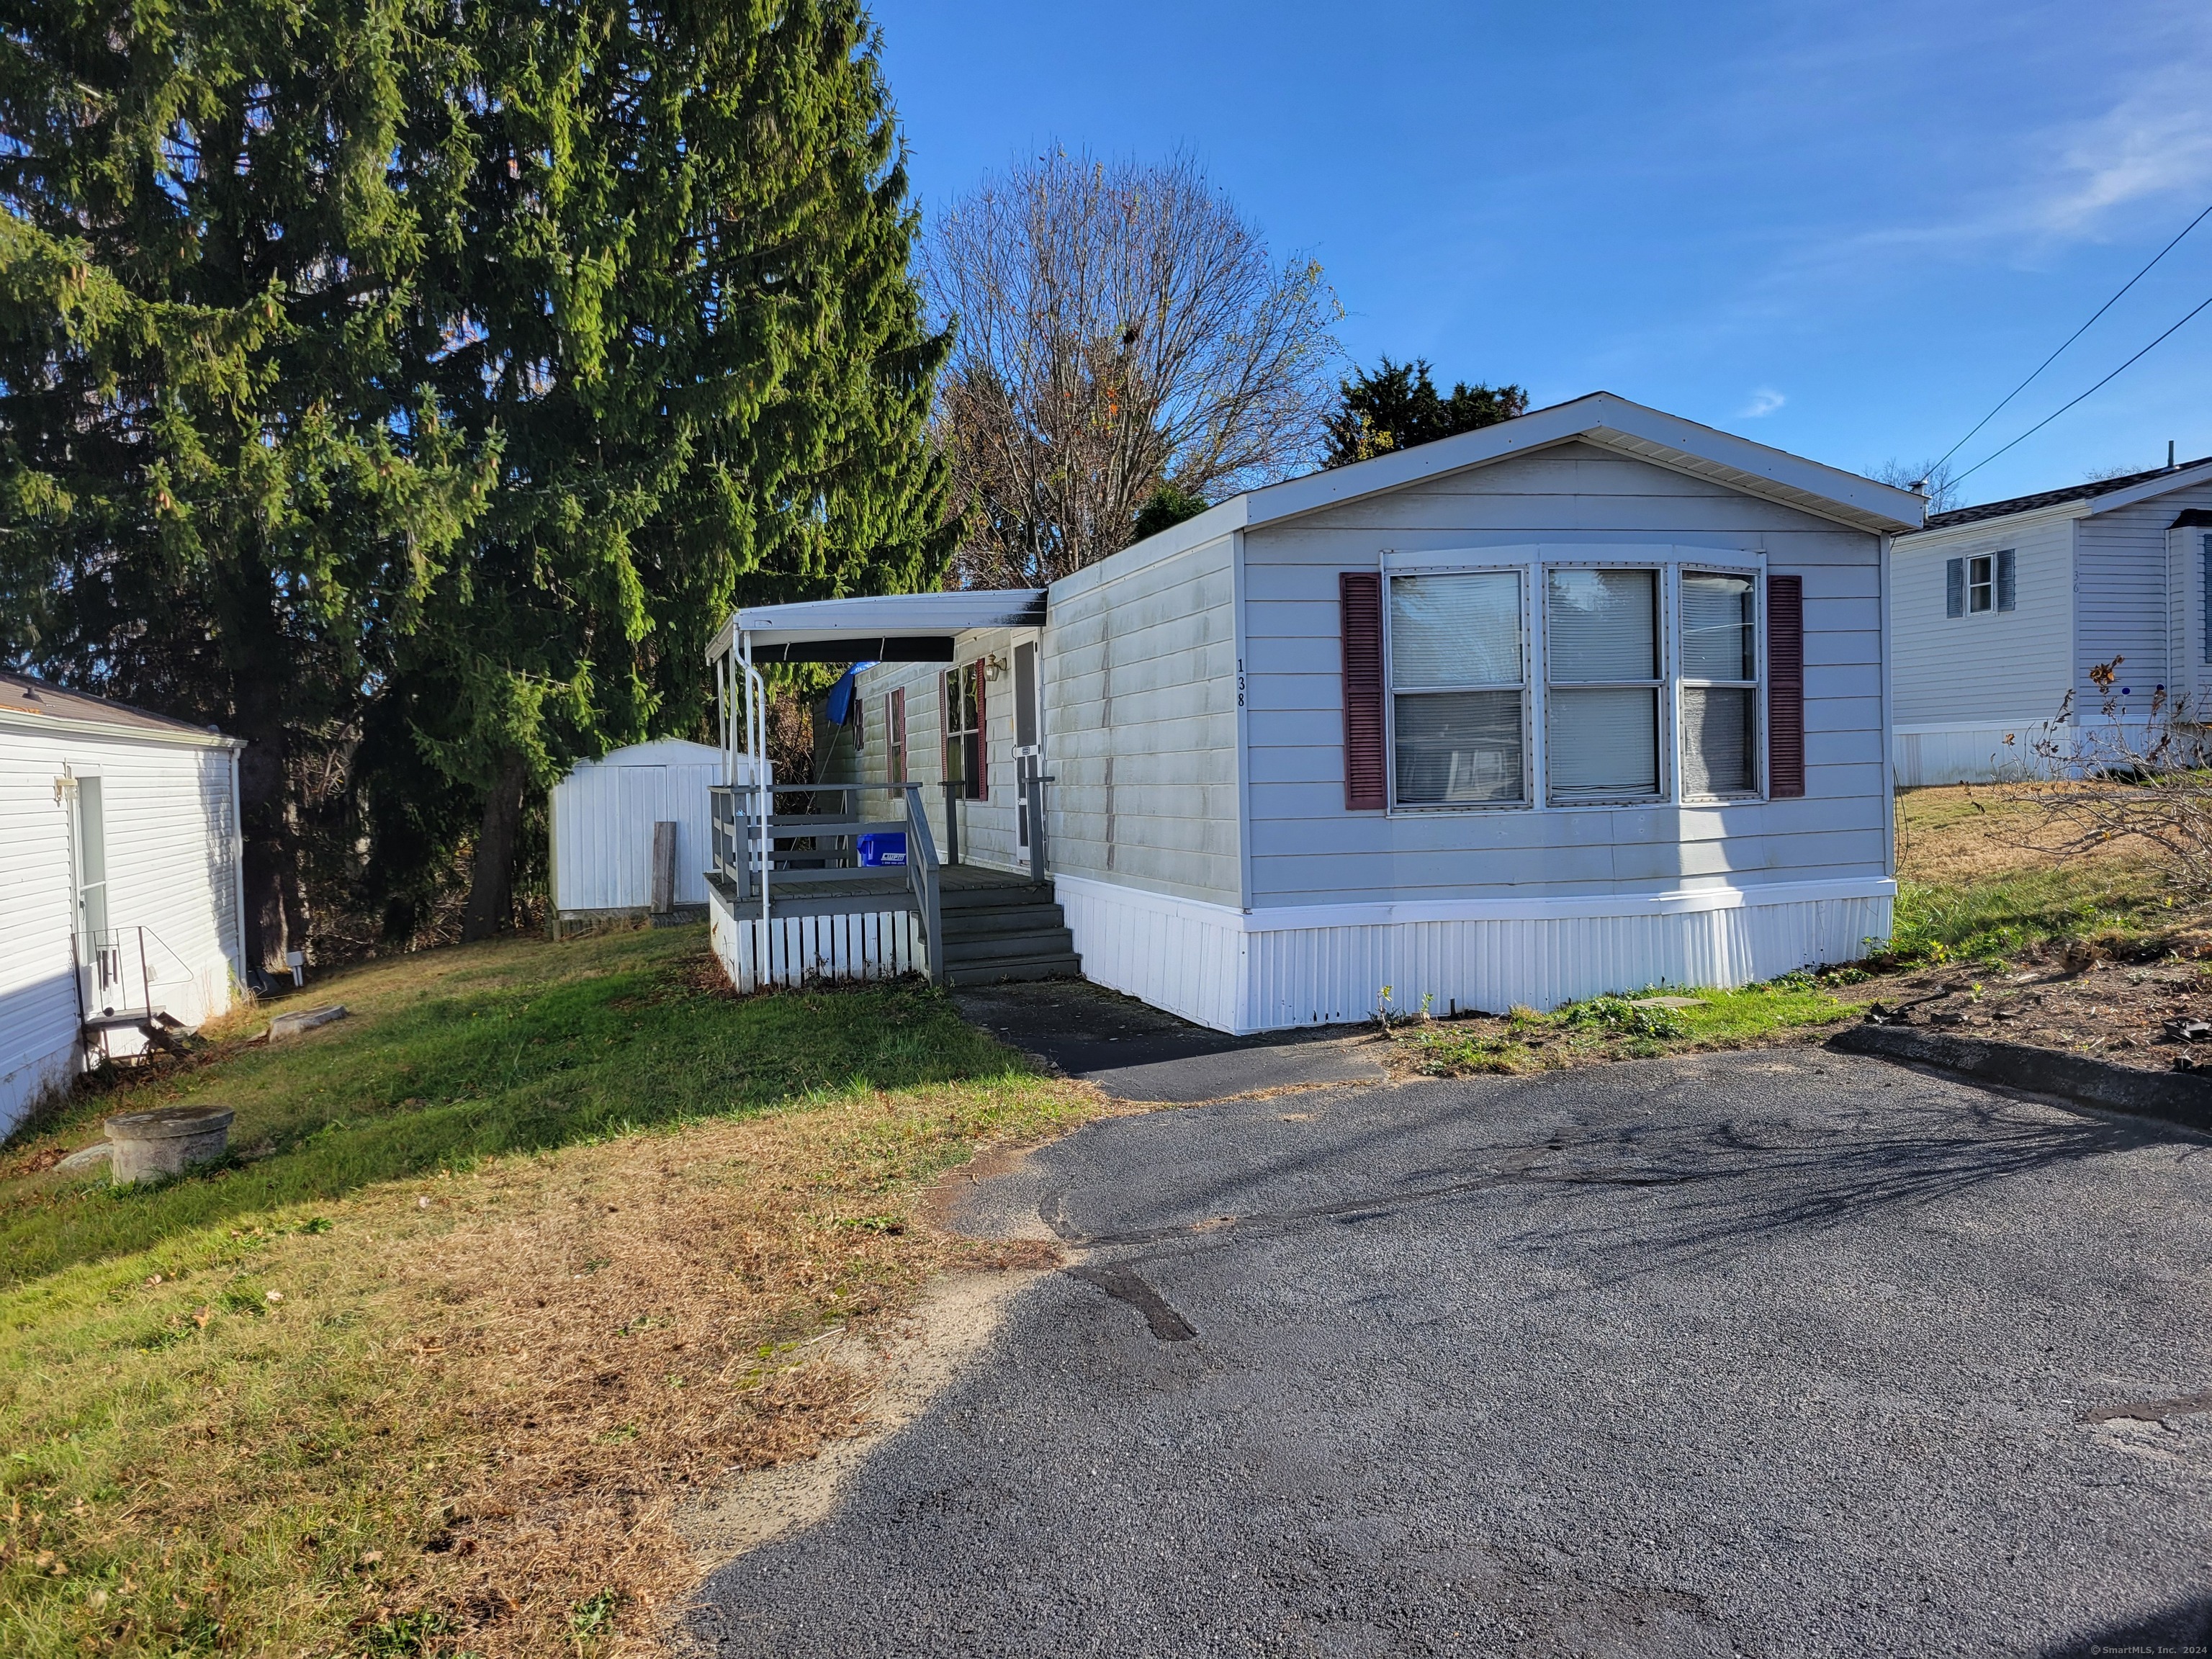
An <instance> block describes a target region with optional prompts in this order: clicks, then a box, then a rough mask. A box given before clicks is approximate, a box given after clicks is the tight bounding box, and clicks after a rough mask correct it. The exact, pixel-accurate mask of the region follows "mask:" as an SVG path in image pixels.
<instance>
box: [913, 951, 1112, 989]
mask: <svg viewBox="0 0 2212 1659" xmlns="http://www.w3.org/2000/svg"><path fill="white" fill-rule="evenodd" d="M1082 976H1083V958H1082V957H1079V956H1077V955H1075V954H1074V953H1073V952H1072V951H1071V952H1068V953H1067V954H1065V955H1060V956H1043V957H1002V958H1000V960H998V961H995V962H985V963H953V964H952V965H951V967H949V968H947V969H945V983H946V984H947V985H996V984H998V983H999V982H1000V981H1001V980H1009V979H1080V978H1081V977H1082Z"/></svg>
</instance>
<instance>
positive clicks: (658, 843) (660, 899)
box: [653, 819, 676, 916]
mask: <svg viewBox="0 0 2212 1659" xmlns="http://www.w3.org/2000/svg"><path fill="white" fill-rule="evenodd" d="M675 908H676V825H675V824H674V823H672V822H671V821H670V820H667V819H663V820H662V821H661V822H660V823H656V824H654V825H653V915H656V916H665V915H668V914H669V913H670V912H671V911H672V910H673V909H675Z"/></svg>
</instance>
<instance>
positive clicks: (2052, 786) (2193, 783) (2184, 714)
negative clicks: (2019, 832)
mask: <svg viewBox="0 0 2212 1659" xmlns="http://www.w3.org/2000/svg"><path fill="white" fill-rule="evenodd" d="M2123 662H2124V659H2123V658H2119V657H2115V658H2113V659H2112V660H2111V661H2110V662H2106V663H2100V664H2098V665H2096V666H2095V667H2094V668H2093V669H2091V670H2090V671H2089V678H2090V680H2091V682H2092V684H2094V685H2095V686H2096V687H2097V689H2098V691H2099V693H2100V696H2101V698H2102V702H2103V707H2102V708H2101V710H2100V714H2098V715H2095V716H2092V717H2090V718H2088V719H2086V720H2079V721H2076V720H2074V719H2073V718H2072V716H2073V712H2074V711H2073V704H2074V697H2073V694H2072V693H2071V692H2069V693H2068V694H2067V697H2066V705H2065V707H2064V708H2061V709H2060V711H2059V713H2058V716H2057V719H2056V720H2053V721H2052V722H2051V724H2050V725H2049V726H2045V728H2044V731H2043V734H2042V735H2040V736H2039V737H2037V738H2035V739H2034V741H2033V743H2031V744H2027V745H2026V747H2027V754H2026V755H2025V756H2023V757H2021V762H2020V764H2019V777H2020V781H2017V782H2015V784H2013V785H2012V786H2011V788H2012V793H2015V795H2016V796H2018V797H2020V798H2021V799H2027V800H2029V801H2031V802H2033V804H2034V805H2036V806H2037V807H2038V808H2039V810H2040V811H2041V812H2042V814H2043V817H2044V820H2045V823H2047V824H2048V825H2049V826H2050V827H2051V828H2052V829H2057V831H2059V833H2060V835H2061V836H2062V839H2061V841H2060V842H2059V844H2058V846H2057V848H2056V850H2057V853H2058V854H2059V856H2060V857H2061V858H2068V857H2078V856H2080V855H2081V854H2087V853H2093V852H2096V851H2099V850H2100V849H2104V848H2110V847H2111V846H2112V844H2113V843H2114V842H2136V843H2138V844H2141V845H2143V846H2146V847H2148V848H2151V849H2154V851H2156V852H2158V853H2160V854H2163V855H2164V858H2165V861H2166V865H2167V866H2168V868H2169V869H2170V870H2171V871H2172V876H2173V880H2174V885H2175V888H2176V890H2177V896H2181V897H2186V898H2191V899H2203V898H2212V769H2208V763H2212V728H2208V727H2207V726H2205V725H2204V724H2203V720H2202V719H2201V718H2200V717H2198V716H2197V715H2196V714H2193V713H2192V711H2191V709H2190V708H2189V707H2188V704H2187V702H2186V700H2185V699H2175V698H2172V697H2169V696H2167V694H2166V688H2165V687H2164V686H2159V687H2157V688H2156V689H2155V690H2153V691H2152V693H2151V694H2150V696H2148V697H2140V698H2139V697H2136V696H2133V695H2132V688H2130V687H2127V686H2124V685H2121V684H2118V682H2119V678H2120V674H2119V670H2120V667H2121V665H2122V663H2123ZM2005 741H2006V743H2007V744H2012V743H2013V742H2014V739H2013V737H2012V736H2011V735H2010V734H2008V735H2007V737H2006V738H2005Z"/></svg>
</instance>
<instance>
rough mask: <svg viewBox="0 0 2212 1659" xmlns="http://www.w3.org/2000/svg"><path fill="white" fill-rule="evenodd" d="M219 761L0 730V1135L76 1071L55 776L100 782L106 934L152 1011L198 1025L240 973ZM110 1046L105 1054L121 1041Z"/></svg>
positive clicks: (56, 730)
mask: <svg viewBox="0 0 2212 1659" xmlns="http://www.w3.org/2000/svg"><path fill="white" fill-rule="evenodd" d="M231 770H232V754H231V751H230V750H226V749H217V748H210V747H206V746H204V745H200V744H190V743H161V742H146V741H143V740H137V739H132V738H108V737H104V736H99V735H94V734H90V733H86V732H79V731H74V730H72V729H71V728H70V724H69V723H68V722H66V721H64V720H56V721H55V722H54V727H53V730H52V732H46V731H37V732H26V731H23V730H21V729H20V728H17V727H14V726H7V727H0V890H4V891H5V892H6V894H7V896H8V902H7V903H6V904H5V905H4V906H0V1133H4V1131H5V1129H6V1128H7V1127H9V1126H12V1124H13V1123H14V1122H15V1121H16V1120H17V1119H18V1118H19V1117H20V1116H21V1114H22V1112H23V1111H24V1110H25V1109H27V1108H28V1107H29V1106H30V1105H31V1104H32V1103H33V1102H34V1101H35V1100H36V1099H37V1097H38V1096H39V1094H40V1091H42V1090H43V1089H45V1088H47V1087H50V1086H53V1085H59V1084H63V1083H65V1082H66V1081H67V1080H68V1079H69V1078H70V1076H72V1075H74V1073H75V1072H76V1066H77V1059H76V1055H77V1019H78V1007H77V995H78V993H77V987H76V983H75V981H74V976H73V969H72V963H73V958H72V956H71V948H70V945H71V937H72V930H73V927H74V925H75V921H74V912H75V909H76V896H75V892H74V888H73V884H74V881H75V870H74V860H73V859H72V857H71V849H70V808H69V804H68V796H69V793H70V792H69V791H68V790H67V789H62V788H57V787H56V786H57V783H58V781H59V780H61V779H62V778H63V777H64V774H65V773H66V774H68V775H72V776H76V777H92V776H96V777H98V778H99V780H100V805H101V817H102V819H103V820H104V825H103V827H104V831H105V833H104V842H105V849H106V878H107V879H106V908H107V925H108V927H109V928H111V929H112V930H114V931H116V932H117V933H119V934H122V935H124V936H125V944H124V945H123V947H122V948H123V949H124V950H125V952H126V955H125V963H124V965H125V969H126V972H127V982H128V986H129V988H130V991H131V994H132V996H133V999H134V1000H136V997H137V994H138V992H139V987H140V982H141V969H140V961H139V954H138V953H139V948H140V934H139V930H140V929H142V928H143V930H144V950H145V955H144V976H145V977H147V978H149V979H150V980H151V981H152V986H153V996H154V1002H155V1006H158V1007H161V1008H164V1009H167V1011H168V1012H171V1013H173V1014H174V1015H175V1016H176V1017H177V1018H179V1019H180V1020H182V1021H183V1022H184V1023H185V1024H188V1025H197V1024H201V1023H202V1022H204V1021H205V1020H207V1019H210V1018H214V1017H215V1016H216V1015H217V1014H220V1013H222V1012H224V1011H226V1010H227V1009H228V1007H229V1006H230V1005H231V1000H232V996H233V994H234V976H235V974H236V972H237V970H238V968H239V966H240V952H239V938H238V926H239V916H238V865H237V840H236V829H237V826H236V824H235V823H234V821H233V819H232V815H231ZM130 1044H131V1038H130V1036H129V1035H128V1034H127V1033H126V1034H124V1035H123V1036H121V1037H119V1038H118V1040H117V1042H116V1048H117V1052H118V1053H121V1052H124V1051H125V1048H128V1047H129V1046H130Z"/></svg>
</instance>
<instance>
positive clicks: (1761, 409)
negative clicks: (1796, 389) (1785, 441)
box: [1736, 386, 1790, 421]
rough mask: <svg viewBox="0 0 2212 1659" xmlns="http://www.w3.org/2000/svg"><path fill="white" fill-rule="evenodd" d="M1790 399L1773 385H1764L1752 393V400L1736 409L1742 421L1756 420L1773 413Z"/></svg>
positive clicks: (1737, 415)
mask: <svg viewBox="0 0 2212 1659" xmlns="http://www.w3.org/2000/svg"><path fill="white" fill-rule="evenodd" d="M1789 401H1790V400H1789V399H1788V398H1785V397H1784V396H1783V395H1782V394H1781V393H1780V392H1777V391H1776V390H1775V389H1774V388H1773V387H1772V386H1761V387H1759V390H1758V391H1756V392H1753V393H1752V394H1751V401H1750V402H1749V403H1747V404H1745V405H1744V406H1743V407H1742V408H1741V409H1740V410H1737V411H1736V418H1737V419H1738V420H1740V421H1755V420H1757V419H1758V418H1759V416H1762V415H1771V414H1772V413H1774V411H1775V410H1778V409H1779V408H1781V407H1782V405H1783V404H1786V403H1788V402H1789Z"/></svg>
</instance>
